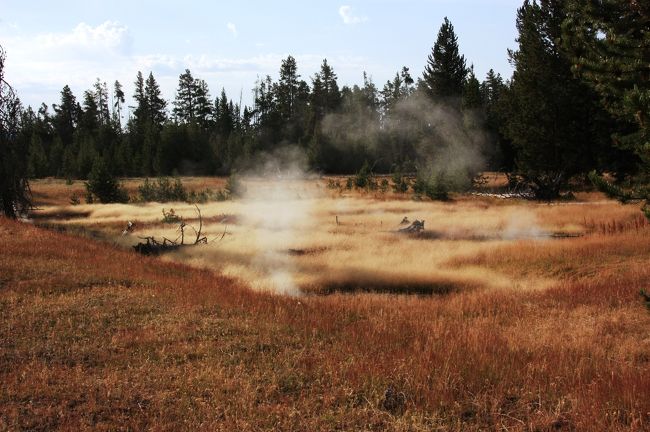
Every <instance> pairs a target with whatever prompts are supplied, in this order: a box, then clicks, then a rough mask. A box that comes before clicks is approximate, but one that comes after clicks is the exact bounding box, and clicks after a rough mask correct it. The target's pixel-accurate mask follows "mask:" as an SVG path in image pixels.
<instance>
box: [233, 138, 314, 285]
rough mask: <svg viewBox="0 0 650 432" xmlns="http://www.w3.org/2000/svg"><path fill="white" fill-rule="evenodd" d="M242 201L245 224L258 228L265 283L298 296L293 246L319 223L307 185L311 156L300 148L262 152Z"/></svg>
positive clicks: (259, 261) (256, 264)
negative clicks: (270, 152)
mask: <svg viewBox="0 0 650 432" xmlns="http://www.w3.org/2000/svg"><path fill="white" fill-rule="evenodd" d="M244 176H245V177H246V179H247V181H246V191H245V192H244V196H243V198H242V200H241V202H242V205H243V207H242V216H243V219H244V221H245V223H246V225H248V226H251V227H253V228H254V230H255V236H254V243H255V244H254V245H251V246H253V249H254V250H256V251H257V253H256V255H255V257H254V258H253V260H252V263H251V264H252V265H253V266H254V267H255V268H256V269H257V270H258V271H259V272H261V273H263V274H264V275H265V277H266V283H265V284H264V285H265V287H267V288H270V289H272V290H273V291H275V292H277V293H280V294H286V295H292V296H298V295H300V294H301V292H300V289H299V287H298V286H297V284H296V283H295V281H294V276H293V275H294V274H295V273H296V272H295V269H294V264H293V263H292V260H291V257H290V256H289V253H288V252H289V249H290V248H291V247H292V244H293V243H295V242H296V241H297V240H298V239H300V238H302V237H304V234H302V235H301V233H305V232H308V231H309V230H310V229H311V228H312V226H313V223H314V218H313V216H312V214H311V213H312V210H313V205H314V199H315V198H316V197H315V196H314V195H315V192H314V191H313V190H312V189H308V188H305V182H304V180H305V179H306V178H308V176H309V175H308V172H307V157H306V155H305V154H304V151H302V150H301V149H300V148H298V147H282V148H280V149H278V150H276V151H275V152H273V153H272V154H265V155H262V156H259V157H258V158H257V160H256V161H255V163H254V164H253V165H252V166H251V167H249V168H248V169H247V170H246V171H245V173H244Z"/></svg>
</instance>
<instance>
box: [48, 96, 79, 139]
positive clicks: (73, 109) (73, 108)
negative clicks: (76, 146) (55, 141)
mask: <svg viewBox="0 0 650 432" xmlns="http://www.w3.org/2000/svg"><path fill="white" fill-rule="evenodd" d="M53 107H54V113H55V115H54V127H55V130H56V133H57V135H58V136H59V137H60V138H61V141H62V143H63V145H64V146H69V145H71V144H72V137H73V135H74V132H75V129H76V127H77V124H78V122H79V110H78V105H77V99H76V98H75V96H74V94H73V93H72V90H70V87H69V86H67V85H66V86H65V87H63V90H61V103H60V104H59V105H54V106H53Z"/></svg>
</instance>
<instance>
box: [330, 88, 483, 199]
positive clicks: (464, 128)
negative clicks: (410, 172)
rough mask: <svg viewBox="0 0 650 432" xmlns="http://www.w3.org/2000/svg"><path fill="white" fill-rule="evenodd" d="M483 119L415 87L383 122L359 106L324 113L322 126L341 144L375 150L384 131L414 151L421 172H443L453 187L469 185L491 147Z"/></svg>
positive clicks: (384, 133) (335, 142)
mask: <svg viewBox="0 0 650 432" xmlns="http://www.w3.org/2000/svg"><path fill="white" fill-rule="evenodd" d="M479 124H480V122H479V121H477V119H476V118H475V117H474V116H473V115H472V114H470V113H461V112H460V111H459V110H458V109H455V108H450V107H449V106H446V105H443V104H436V103H433V102H431V100H430V99H429V98H428V97H427V96H426V95H424V94H420V93H417V92H416V93H415V94H413V95H410V96H409V97H407V98H404V99H401V100H399V101H398V102H396V103H395V105H394V106H393V107H391V108H390V115H388V116H385V118H384V119H383V120H381V121H379V122H377V120H376V119H375V118H373V117H372V116H371V115H366V116H364V115H363V114H361V115H360V114H359V113H358V111H357V113H355V114H353V115H350V114H340V113H337V114H331V115H328V116H326V117H325V119H324V120H323V124H322V130H323V133H324V134H326V135H327V136H328V137H329V138H330V139H331V141H332V143H333V144H334V145H336V146H339V148H341V149H343V148H345V147H346V146H350V145H355V144H361V145H364V146H369V147H370V148H371V149H377V147H378V146H380V145H381V142H382V136H383V137H389V139H391V140H393V141H394V142H396V145H399V146H401V151H403V152H407V153H409V154H411V155H412V157H413V158H414V159H415V160H413V161H412V162H414V164H415V165H416V167H417V169H418V171H420V172H422V173H426V174H432V173H433V174H443V175H444V176H445V178H446V179H447V181H449V182H451V186H452V187H465V186H467V182H468V181H469V180H471V178H472V176H473V173H476V172H478V171H480V170H481V169H482V168H483V167H484V166H485V160H486V159H487V154H486V153H489V152H491V151H492V149H491V148H490V146H489V142H490V141H489V139H488V136H487V134H486V132H485V131H484V129H483V128H482V127H480V126H479Z"/></svg>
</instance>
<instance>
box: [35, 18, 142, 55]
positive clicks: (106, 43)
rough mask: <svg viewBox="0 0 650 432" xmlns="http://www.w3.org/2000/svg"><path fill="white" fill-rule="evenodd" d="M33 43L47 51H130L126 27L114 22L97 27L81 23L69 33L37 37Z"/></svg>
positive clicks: (129, 39)
mask: <svg viewBox="0 0 650 432" xmlns="http://www.w3.org/2000/svg"><path fill="white" fill-rule="evenodd" d="M35 42H36V44H37V46H39V47H40V48H42V49H47V50H51V49H61V48H63V49H84V50H86V51H104V52H105V51H109V52H112V53H125V52H127V51H128V50H129V49H130V45H131V37H130V35H129V29H128V27H126V26H124V25H121V24H119V23H117V22H114V21H106V22H104V23H102V24H100V25H98V26H97V27H92V26H90V25H88V24H86V23H83V22H82V23H79V24H78V25H77V26H76V27H75V28H74V29H73V30H72V31H71V32H69V33H46V34H41V35H38V36H36V38H35Z"/></svg>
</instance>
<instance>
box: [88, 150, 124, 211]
mask: <svg viewBox="0 0 650 432" xmlns="http://www.w3.org/2000/svg"><path fill="white" fill-rule="evenodd" d="M95 198H97V200H98V201H99V202H101V203H124V202H127V201H129V195H128V194H127V193H126V191H125V190H124V189H123V188H122V185H120V182H119V181H118V180H117V178H115V177H114V176H113V174H112V173H111V172H110V170H109V169H108V167H107V166H106V163H105V162H104V160H103V159H101V158H99V159H96V160H95V162H94V163H93V168H92V170H91V171H90V175H89V176H88V181H87V182H86V202H87V203H89V204H91V203H93V202H94V201H95Z"/></svg>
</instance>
